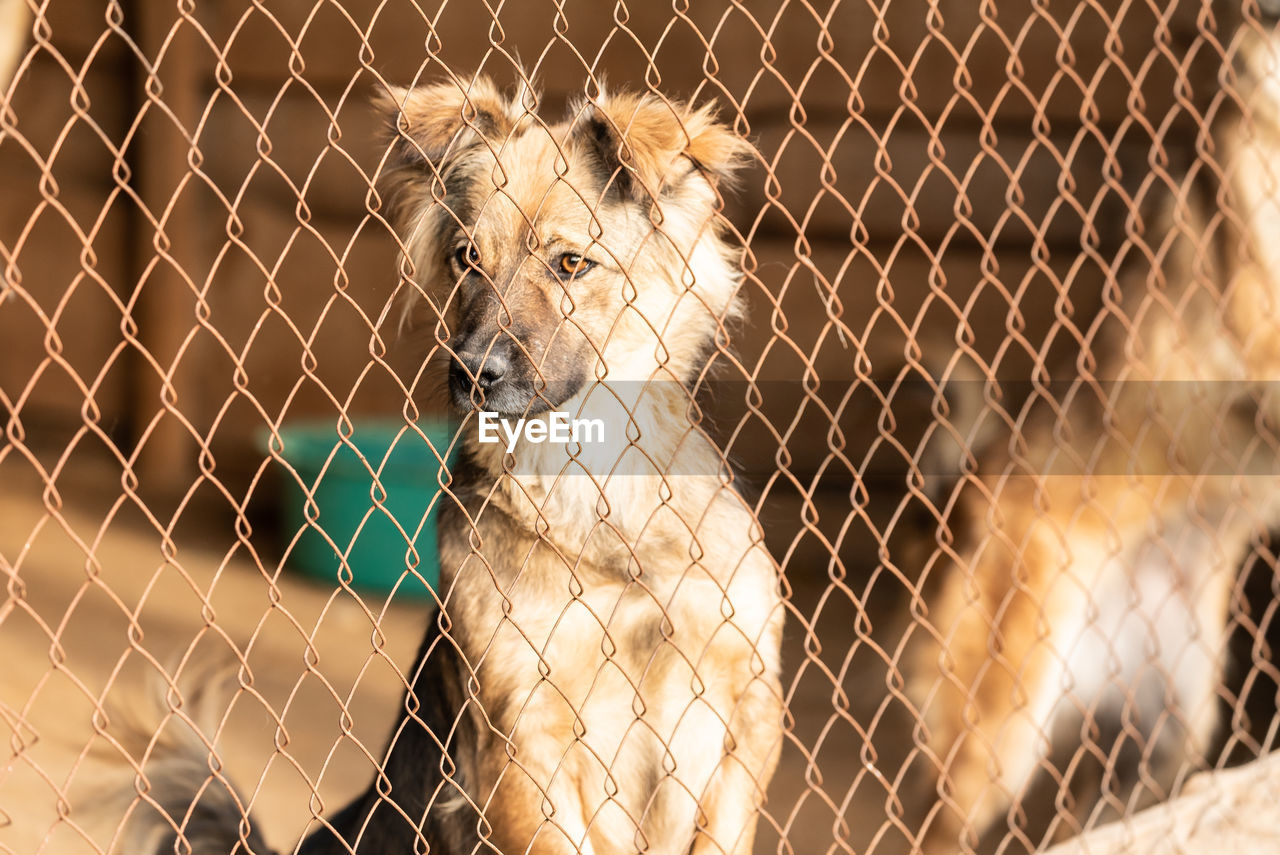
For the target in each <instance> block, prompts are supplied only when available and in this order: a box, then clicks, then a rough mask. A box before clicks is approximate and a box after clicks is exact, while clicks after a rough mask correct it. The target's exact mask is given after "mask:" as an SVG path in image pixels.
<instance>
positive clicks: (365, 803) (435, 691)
mask: <svg viewBox="0 0 1280 855" xmlns="http://www.w3.org/2000/svg"><path fill="white" fill-rule="evenodd" d="M462 673H463V666H462V662H461V661H460V657H459V656H458V652H457V650H456V649H455V648H454V646H453V643H452V642H451V641H450V640H449V639H448V638H446V637H445V636H444V634H443V633H442V632H441V630H440V615H439V613H438V612H436V613H433V614H432V615H431V617H430V618H429V619H428V621H427V631H426V634H425V635H424V636H423V638H422V644H421V645H420V646H419V648H418V655H417V659H416V662H415V665H414V670H413V684H412V687H411V688H410V689H409V691H408V692H407V693H405V696H404V703H403V704H402V712H401V713H400V720H399V721H398V722H397V724H396V727H395V728H394V729H393V730H392V741H391V745H390V746H389V747H388V749H387V753H386V758H385V760H384V762H383V764H382V773H381V774H379V775H378V776H377V777H376V778H375V779H374V781H373V783H372V784H370V785H369V789H368V790H366V791H365V793H364V795H362V796H360V797H359V798H357V799H356V800H355V801H353V802H352V803H351V804H349V805H347V806H346V807H345V808H343V809H342V810H341V811H340V812H339V813H338V814H337V815H336V816H334V817H333V819H332V820H330V821H329V825H330V827H329V828H322V829H320V830H319V831H317V832H315V833H314V834H312V835H311V836H310V837H308V838H307V839H306V840H305V841H303V843H302V846H301V848H299V850H298V852H299V854H300V855H339V853H345V855H350V853H351V852H353V851H354V852H356V853H369V855H375V853H377V855H384V853H411V852H422V851H427V846H426V845H424V844H429V845H430V851H431V852H432V853H439V855H461V853H467V852H472V851H478V850H477V848H476V847H478V846H479V843H480V838H479V834H478V832H477V828H478V824H479V822H480V821H481V817H480V815H479V814H478V813H477V812H476V811H475V809H474V808H473V807H472V806H471V803H470V802H468V801H467V800H466V799H464V798H462V797H461V795H460V793H459V792H458V788H459V786H462V785H464V783H463V782H464V778H465V766H464V765H463V764H462V763H460V762H459V763H455V762H454V760H453V754H454V753H455V752H466V751H470V750H472V749H473V748H474V746H475V742H476V739H477V733H476V729H475V726H474V722H473V721H472V717H471V716H470V715H469V714H464V713H462V710H463V708H464V698H465V691H466V690H465V688H464V686H463V678H462ZM459 716H461V718H459ZM455 722H456V725H457V727H456V730H455V729H454V728H455ZM450 731H453V739H452V741H450V742H447V744H446V740H448V739H449V735H450ZM442 745H443V746H444V750H442ZM442 770H443V771H442ZM446 773H447V774H448V777H449V778H452V779H453V780H452V782H451V781H450V780H447V779H446V777H445V775H446ZM442 803H444V805H443V806H442ZM402 812H403V813H402ZM406 817H407V818H406ZM357 840H358V841H359V845H356V844H357Z"/></svg>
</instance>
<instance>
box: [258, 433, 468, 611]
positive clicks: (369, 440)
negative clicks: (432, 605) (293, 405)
mask: <svg viewBox="0 0 1280 855" xmlns="http://www.w3.org/2000/svg"><path fill="white" fill-rule="evenodd" d="M418 427H419V428H420V429H421V430H422V433H423V434H425V435H426V437H427V440H429V441H430V445H428V444H427V442H425V441H423V439H422V437H421V436H419V435H418V434H417V432H416V431H414V430H413V428H412V427H409V426H407V425H406V424H405V423H404V422H402V421H396V422H391V421H386V422H363V423H361V422H357V423H356V424H355V432H354V433H353V434H352V436H351V437H350V439H349V444H348V442H343V441H342V440H341V438H340V436H339V434H338V430H337V427H336V426H335V424H334V423H333V422H326V423H324V424H320V423H305V424H293V425H286V426H285V427H283V428H281V430H280V439H279V440H273V439H272V438H271V437H268V438H267V445H268V448H270V449H271V450H274V451H276V452H278V453H279V455H280V456H281V457H282V458H283V459H284V461H285V462H286V463H287V464H289V466H291V467H292V468H293V470H294V472H296V473H297V477H296V478H295V477H294V474H293V473H292V472H288V471H287V470H286V471H285V473H284V476H283V478H282V479H281V480H282V482H283V483H282V495H281V497H280V499H281V522H282V524H283V533H284V537H285V541H286V544H292V545H291V546H289V547H288V553H287V554H286V556H285V561H286V563H287V564H288V566H290V567H292V568H294V569H296V570H298V571H300V572H301V573H303V574H305V575H307V576H310V577H312V578H314V579H316V580H318V581H321V582H325V583H327V584H330V585H337V584H340V583H341V582H343V581H346V582H348V583H349V584H351V585H352V586H353V587H356V588H360V589H363V590H366V591H376V592H387V591H392V590H394V591H395V592H396V594H397V596H399V595H406V596H417V597H427V596H430V593H431V589H432V588H436V587H438V586H439V584H440V558H439V550H438V548H437V546H436V514H437V511H438V510H439V506H440V503H441V502H443V501H448V497H447V495H445V493H444V491H443V490H442V488H441V486H440V482H441V481H442V480H444V476H443V473H442V472H441V470H440V460H439V458H438V457H437V455H443V454H445V453H446V451H447V449H448V448H449V443H450V441H451V439H452V430H451V428H450V427H449V425H448V424H447V423H445V422H419V423H418ZM352 446H355V448H352ZM433 446H434V449H433ZM361 457H363V458H364V459H363V460H362V459H361ZM326 464H327V465H326ZM375 474H376V475H377V478H376V480H375ZM299 481H301V484H299ZM304 487H305V490H304ZM306 490H310V491H311V495H312V501H311V503H310V504H309V503H308V501H307V493H306ZM295 538H296V539H295ZM428 586H429V587H428Z"/></svg>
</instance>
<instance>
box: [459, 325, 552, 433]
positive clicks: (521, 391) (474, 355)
mask: <svg viewBox="0 0 1280 855" xmlns="http://www.w3.org/2000/svg"><path fill="white" fill-rule="evenodd" d="M513 363H514V360H513V358H512V353H511V347H510V346H509V345H508V346H503V345H502V344H501V343H499V342H494V343H493V345H492V346H491V347H489V348H488V349H487V350H482V349H479V348H477V349H470V348H466V347H463V348H460V349H459V350H458V351H456V352H455V354H454V357H453V361H452V362H450V363H449V394H450V396H451V397H452V398H453V405H454V406H455V407H457V408H458V410H459V411H461V412H467V411H469V410H488V411H490V412H495V413H499V414H500V415H504V416H518V415H523V414H525V413H526V412H528V411H530V410H531V407H530V404H531V403H533V404H535V406H534V407H533V408H532V409H535V410H536V409H538V408H537V407H536V403H537V401H536V399H535V396H534V395H533V393H532V390H531V389H530V388H529V384H528V383H527V382H525V381H524V380H523V379H522V378H521V377H519V376H518V375H519V374H521V372H520V371H518V370H517V369H516V367H515V366H514V364H513Z"/></svg>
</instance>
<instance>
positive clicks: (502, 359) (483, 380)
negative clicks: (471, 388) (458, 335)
mask: <svg viewBox="0 0 1280 855" xmlns="http://www.w3.org/2000/svg"><path fill="white" fill-rule="evenodd" d="M458 359H459V361H461V362H462V365H463V367H465V368H466V369H467V374H468V375H470V376H471V378H473V380H472V382H474V383H475V385H477V386H479V387H480V391H482V392H488V391H489V390H490V389H492V388H493V387H495V386H497V385H498V384H499V383H500V382H502V378H503V377H505V376H506V374H507V370H508V369H509V368H510V367H511V360H509V359H508V358H507V356H506V354H504V353H502V352H500V351H499V350H498V349H497V348H494V349H492V350H490V351H489V352H488V353H471V352H465V351H464V352H462V353H459V354H458Z"/></svg>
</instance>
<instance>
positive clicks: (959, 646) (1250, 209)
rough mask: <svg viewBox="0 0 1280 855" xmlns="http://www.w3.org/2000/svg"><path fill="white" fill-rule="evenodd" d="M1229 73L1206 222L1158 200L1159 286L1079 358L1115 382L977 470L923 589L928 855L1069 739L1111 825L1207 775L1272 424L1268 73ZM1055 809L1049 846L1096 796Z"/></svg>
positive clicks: (1263, 507)
mask: <svg viewBox="0 0 1280 855" xmlns="http://www.w3.org/2000/svg"><path fill="white" fill-rule="evenodd" d="M1246 56H1247V59H1248V61H1249V63H1250V67H1251V73H1250V79H1251V80H1252V82H1253V84H1254V85H1253V86H1252V87H1251V89H1250V97H1251V98H1252V100H1251V101H1250V102H1249V109H1247V110H1246V111H1245V116H1242V117H1237V118H1236V119H1233V120H1230V121H1224V122H1223V123H1222V124H1221V126H1220V127H1219V128H1218V129H1217V134H1216V139H1217V140H1218V142H1219V145H1220V157H1221V158H1222V159H1223V161H1224V163H1225V184H1224V185H1223V186H1222V187H1221V188H1219V189H1220V191H1221V192H1222V193H1223V194H1224V195H1225V196H1226V198H1227V201H1228V202H1229V203H1230V209H1229V212H1228V214H1226V215H1224V214H1223V213H1221V212H1220V211H1219V210H1218V209H1217V207H1216V200H1215V199H1214V195H1215V193H1216V191H1213V190H1211V191H1210V192H1208V193H1202V194H1197V193H1196V191H1195V188H1193V187H1192V186H1191V182H1190V181H1188V183H1187V186H1186V187H1184V188H1183V191H1182V193H1180V194H1179V196H1180V198H1176V199H1173V200H1171V201H1170V203H1169V204H1168V205H1167V206H1166V209H1165V212H1164V214H1163V216H1162V220H1161V222H1160V223H1158V224H1157V228H1155V229H1153V230H1152V231H1151V243H1152V245H1153V247H1154V248H1155V250H1156V259H1155V266H1156V268H1157V269H1158V270H1159V271H1160V272H1159V274H1157V275H1152V274H1151V272H1150V271H1148V272H1146V273H1134V274H1131V275H1130V276H1129V277H1128V278H1127V279H1126V280H1125V281H1124V282H1123V283H1122V288H1123V290H1124V293H1125V299H1124V303H1123V305H1122V306H1121V307H1119V309H1118V310H1117V312H1116V315H1115V317H1114V318H1113V319H1112V320H1111V321H1110V329H1111V331H1110V332H1109V333H1106V334H1105V335H1104V336H1103V338H1102V339H1101V340H1100V344H1098V345H1096V346H1095V348H1094V352H1095V353H1100V354H1105V355H1104V356H1103V361H1102V364H1101V365H1100V366H1099V368H1098V370H1097V372H1096V376H1097V377H1098V378H1100V379H1101V380H1103V381H1113V380H1114V381H1121V382H1119V383H1115V384H1111V383H1109V382H1104V383H1102V384H1101V385H1100V386H1098V387H1097V388H1100V389H1102V390H1103V391H1104V392H1105V393H1106V395H1107V396H1108V398H1107V401H1106V405H1105V406H1103V405H1102V404H1100V403H1098V401H1097V400H1096V396H1095V395H1094V387H1092V386H1089V385H1085V386H1084V387H1083V388H1082V390H1081V395H1080V397H1078V398H1077V399H1075V400H1074V401H1073V402H1071V403H1069V404H1066V405H1064V407H1063V411H1064V415H1063V417H1062V419H1061V420H1054V419H1051V418H1049V417H1044V418H1041V419H1040V420H1039V421H1036V422H1031V423H1030V424H1029V425H1028V427H1027V428H1026V429H1025V431H1024V434H1023V438H1024V440H1025V448H1024V449H1023V451H1022V452H1021V454H1022V459H1014V458H1012V457H1011V456H1010V455H1009V454H1008V453H1007V452H1005V451H1004V450H997V451H995V452H991V453H988V454H987V455H986V457H985V459H984V460H983V461H982V466H981V470H982V472H983V473H984V474H983V476H982V477H981V478H980V479H978V480H977V481H976V482H974V483H972V484H970V485H969V488H968V489H966V490H965V491H964V493H963V494H962V496H961V499H960V501H959V504H958V511H957V517H956V519H958V520H961V521H962V522H960V523H959V524H958V525H957V526H956V528H957V535H958V537H959V539H960V540H961V541H962V542H963V543H965V544H966V546H965V547H964V549H963V550H962V551H961V552H960V553H959V556H958V560H957V561H956V562H955V563H954V564H951V565H943V566H939V567H937V568H934V570H933V571H931V573H930V575H929V578H928V579H926V581H925V583H924V586H925V596H924V601H925V604H926V611H925V614H923V615H921V622H920V625H919V626H917V627H915V628H914V629H913V631H912V634H911V636H910V641H909V647H908V649H907V653H906V657H905V668H906V670H907V672H908V680H909V686H908V688H909V694H910V696H911V698H912V699H913V703H915V704H916V705H917V706H918V707H919V709H920V711H921V712H922V714H923V717H924V723H925V725H926V728H927V737H928V746H927V747H928V758H929V761H928V762H929V764H930V765H931V766H933V767H934V768H935V770H936V790H935V792H934V793H933V796H932V799H933V801H934V808H933V811H932V813H931V817H930V819H929V821H928V826H927V828H926V829H925V830H924V832H923V837H922V845H923V849H924V851H926V852H928V853H943V852H947V853H950V852H956V851H974V849H977V848H986V847H979V846H978V839H979V837H980V836H981V835H983V834H984V833H987V834H988V835H991V834H992V832H994V837H989V839H988V841H987V843H988V844H990V845H994V844H995V842H996V839H995V838H998V837H999V836H1001V834H1002V833H1003V832H1002V831H1001V829H1007V827H1008V826H1007V822H1008V820H1009V818H1010V816H1011V814H1010V811H1011V809H1012V808H1013V806H1014V805H1015V803H1016V802H1018V801H1020V800H1021V799H1022V798H1023V797H1024V796H1026V795H1027V788H1028V786H1029V785H1030V784H1031V782H1032V779H1033V777H1034V776H1035V774H1036V773H1037V771H1039V770H1041V769H1042V768H1043V766H1044V764H1045V763H1046V762H1047V761H1046V758H1047V757H1048V755H1049V753H1050V752H1051V751H1052V750H1054V749H1061V748H1064V747H1065V748H1066V749H1067V750H1068V752H1075V753H1076V759H1077V760H1079V759H1080V758H1082V757H1084V756H1085V754H1084V751H1085V749H1078V746H1080V745H1081V732H1082V731H1081V721H1083V722H1084V723H1085V724H1086V725H1087V726H1097V727H1103V728H1104V729H1105V728H1106V727H1112V728H1114V729H1119V728H1121V727H1123V728H1124V730H1125V732H1126V735H1127V738H1128V739H1129V741H1130V744H1131V745H1135V744H1136V745H1137V747H1138V748H1140V749H1141V750H1142V752H1143V756H1142V757H1141V758H1140V760H1137V761H1135V760H1132V759H1126V758H1125V756H1124V755H1112V756H1111V757H1110V758H1108V759H1107V761H1106V762H1107V764H1108V765H1109V766H1111V767H1112V768H1111V771H1112V773H1114V774H1115V775H1116V776H1117V777H1118V778H1120V779H1124V778H1128V779H1130V781H1129V787H1128V788H1127V789H1126V788H1125V787H1122V786H1120V785H1118V784H1117V783H1116V782H1115V781H1106V782H1103V783H1104V784H1105V785H1106V788H1107V790H1108V792H1109V793H1110V794H1112V799H1113V802H1112V804H1111V808H1112V809H1131V808H1132V807H1135V806H1137V805H1140V804H1141V803H1142V802H1143V801H1148V800H1150V799H1152V798H1160V797H1164V796H1166V795H1168V794H1169V792H1170V791H1171V789H1172V788H1174V787H1176V786H1177V784H1178V781H1179V780H1180V778H1181V777H1182V776H1184V775H1185V774H1187V773H1188V772H1189V771H1191V770H1194V769H1195V768H1199V767H1202V766H1203V765H1205V764H1206V763H1210V762H1212V759H1211V758H1208V757H1206V752H1207V751H1208V749H1209V747H1210V742H1211V740H1212V737H1213V734H1214V730H1215V727H1216V725H1217V718H1218V710H1217V705H1218V698H1217V694H1216V693H1217V686H1218V685H1219V682H1220V674H1221V671H1220V669H1221V664H1222V662H1221V660H1222V656H1223V654H1224V650H1223V647H1224V644H1225V636H1226V622H1227V617H1228V598H1229V595H1230V591H1231V587H1232V584H1233V581H1234V574H1235V572H1236V569H1237V568H1238V567H1239V566H1240V564H1241V563H1242V561H1243V560H1244V559H1245V558H1246V557H1247V555H1248V553H1249V551H1250V549H1251V543H1252V539H1253V538H1256V537H1259V536H1260V535H1261V533H1263V532H1265V530H1266V529H1267V527H1268V526H1269V525H1273V524H1274V523H1275V522H1277V520H1280V514H1278V511H1280V508H1278V507H1277V501H1276V500H1277V498H1280V496H1278V495H1277V491H1276V489H1275V486H1274V477H1275V473H1274V467H1273V465H1272V464H1273V458H1274V450H1273V448H1272V446H1271V445H1268V444H1267V442H1266V441H1265V440H1263V439H1261V438H1260V437H1259V436H1258V430H1257V422H1256V420H1257V419H1258V418H1260V416H1261V415H1263V413H1260V410H1259V406H1260V405H1261V406H1262V408H1263V409H1264V410H1267V411H1268V413H1269V415H1270V416H1271V417H1272V418H1274V417H1275V416H1276V415H1277V414H1278V413H1280V410H1276V409H1275V407H1276V406H1277V404H1276V396H1275V395H1274V394H1272V395H1270V396H1267V395H1266V393H1265V389H1264V388H1263V387H1262V385H1261V384H1263V383H1266V382H1268V381H1274V380H1276V379H1277V378H1280V345H1277V342H1280V263H1277V260H1278V259H1280V255H1277V253H1278V252H1280V250H1277V247H1280V202H1278V201H1277V200H1278V199H1280V192H1278V191H1280V184H1278V182H1277V177H1280V125H1278V124H1277V121H1276V120H1277V105H1280V97H1278V96H1280V67H1278V66H1277V64H1276V54H1275V45H1274V43H1272V42H1269V41H1263V40H1262V39H1261V38H1257V39H1255V40H1254V41H1253V42H1251V43H1250V44H1249V46H1248V47H1247V48H1246ZM1273 170H1276V173H1275V175H1273V174H1272V173H1273ZM1091 399H1092V400H1091ZM1098 733H1099V731H1097V730H1094V731H1093V734H1094V737H1093V738H1097V737H1098ZM1101 738H1102V739H1103V742H1102V743H1101V744H1099V745H1098V746H1097V747H1095V748H1094V749H1093V750H1094V751H1099V750H1100V751H1102V752H1111V751H1112V750H1113V747H1114V746H1113V745H1112V744H1111V743H1108V742H1107V741H1106V734H1105V732H1104V733H1103V736H1102V737H1101ZM1060 772H1066V773H1067V774H1070V773H1071V772H1072V770H1071V769H1070V768H1066V769H1062V770H1060ZM1075 783H1076V785H1077V787H1076V789H1077V790H1079V789H1081V787H1080V786H1079V785H1080V781H1079V780H1077V781H1076V782H1075ZM1068 786H1070V782H1069V783H1068ZM1135 787H1136V789H1134V788H1135ZM1084 789H1085V790H1087V787H1085V788H1084ZM1077 797H1080V798H1082V801H1081V802H1079V803H1078V804H1077V811H1076V813H1077V816H1076V819H1075V820H1074V821H1069V822H1067V823H1064V824H1062V825H1061V826H1060V829H1059V831H1060V832H1070V831H1071V830H1073V828H1074V827H1075V826H1074V825H1073V822H1079V821H1084V820H1088V819H1091V818H1092V819H1095V820H1096V819H1097V818H1100V817H1102V816H1104V815H1105V812H1099V808H1098V806H1096V805H1095V802H1096V800H1097V799H1098V798H1099V785H1098V784H1097V783H1095V784H1094V785H1093V789H1092V792H1091V793H1090V792H1087V791H1086V792H1078V793H1077ZM1130 797H1132V798H1133V801H1132V802H1129V803H1124V802H1122V801H1121V800H1123V799H1126V798H1130ZM1031 842H1032V843H1035V842H1036V841H1034V840H1032V841H1031Z"/></svg>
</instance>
